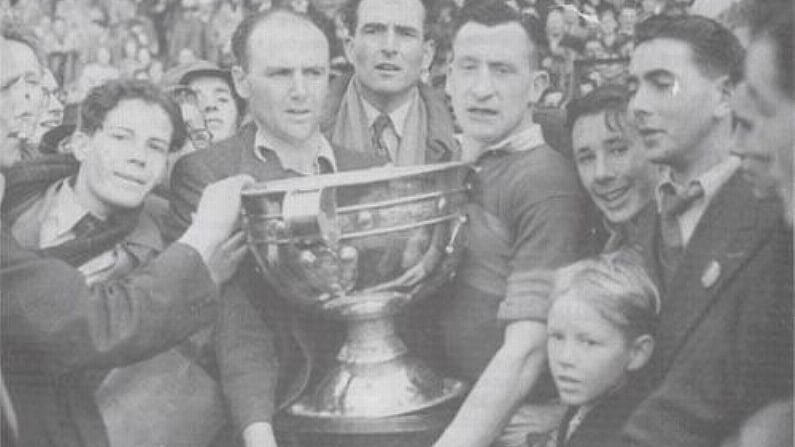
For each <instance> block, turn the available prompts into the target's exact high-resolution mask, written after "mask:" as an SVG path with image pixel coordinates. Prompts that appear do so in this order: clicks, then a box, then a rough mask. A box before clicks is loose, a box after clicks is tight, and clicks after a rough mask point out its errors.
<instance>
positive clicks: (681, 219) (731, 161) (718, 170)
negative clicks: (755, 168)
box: [655, 155, 741, 246]
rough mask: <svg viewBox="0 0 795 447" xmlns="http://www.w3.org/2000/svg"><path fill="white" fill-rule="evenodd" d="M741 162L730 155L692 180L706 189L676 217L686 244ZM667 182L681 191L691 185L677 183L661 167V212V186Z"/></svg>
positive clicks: (658, 190)
mask: <svg viewBox="0 0 795 447" xmlns="http://www.w3.org/2000/svg"><path fill="white" fill-rule="evenodd" d="M740 163H741V162H740V159H739V158H737V157H735V156H733V155H732V156H729V157H728V158H727V159H726V160H725V161H723V162H721V163H718V164H717V165H715V166H713V167H712V168H711V169H710V170H708V171H707V172H704V173H703V174H701V175H699V176H698V177H696V178H695V179H693V180H692V181H691V183H696V182H697V183H700V184H701V188H703V190H704V196H703V197H701V198H700V199H697V200H696V201H695V202H693V204H692V205H690V207H689V208H688V209H686V210H685V211H684V212H683V213H682V214H680V215H679V216H678V217H677V219H676V220H677V222H678V223H679V229H680V231H681V233H682V241H683V242H684V244H685V246H687V244H688V243H689V242H690V238H691V237H692V236H693V233H695V231H696V227H698V223H699V221H701V217H702V216H703V215H704V212H706V210H707V207H708V206H709V204H710V202H711V201H712V199H713V198H714V197H715V195H716V194H717V193H718V191H719V190H720V189H721V188H722V187H723V185H724V184H726V182H727V181H729V179H730V178H731V176H732V175H734V173H735V172H736V171H737V169H738V168H739V167H740ZM666 183H672V184H673V185H674V188H676V189H677V191H680V190H681V188H685V187H687V186H689V185H679V184H677V183H676V182H675V181H674V179H673V176H672V172H671V170H670V169H668V168H665V167H663V168H661V179H660V183H659V184H658V185H657V188H656V189H655V196H656V200H657V210H658V211H660V212H661V211H662V208H661V204H662V192H661V187H662V185H664V184H666Z"/></svg>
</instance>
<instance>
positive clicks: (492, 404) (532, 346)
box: [435, 321, 546, 447]
mask: <svg viewBox="0 0 795 447" xmlns="http://www.w3.org/2000/svg"><path fill="white" fill-rule="evenodd" d="M545 361H546V327H545V325H544V324H543V323H541V322H536V321H517V322H513V323H510V324H509V325H508V327H506V331H505V342H504V343H503V346H502V347H501V348H500V349H499V350H498V351H497V353H496V354H495V355H494V358H492V360H491V362H489V365H488V366H487V367H486V369H485V370H484V371H483V374H482V375H481V376H480V378H479V379H478V381H477V382H476V383H475V385H474V387H473V388H472V391H471V392H470V393H469V396H467V398H466V400H465V401H464V404H463V405H462V406H461V409H460V410H459V411H458V414H456V416H455V418H454V419H453V422H452V423H451V424H450V425H449V426H448V427H447V429H446V430H445V431H444V433H443V434H442V436H441V437H440V438H439V440H438V441H437V442H436V444H435V447H486V446H488V445H490V444H491V443H492V442H493V441H494V439H495V438H496V437H497V436H498V435H499V434H500V432H501V431H502V428H503V427H504V426H505V424H506V423H507V422H508V420H509V419H510V417H511V415H512V414H513V412H514V410H515V409H516V408H517V407H518V406H519V404H520V403H521V402H522V400H523V399H524V398H525V396H526V395H527V393H528V392H529V391H530V389H531V388H532V387H533V385H534V384H535V382H536V379H537V378H538V376H539V375H540V373H541V370H542V368H543V365H544V363H545Z"/></svg>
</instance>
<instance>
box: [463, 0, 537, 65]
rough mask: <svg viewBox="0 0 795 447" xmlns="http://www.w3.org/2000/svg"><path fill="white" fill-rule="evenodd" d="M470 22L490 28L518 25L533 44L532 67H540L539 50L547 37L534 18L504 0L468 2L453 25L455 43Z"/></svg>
mask: <svg viewBox="0 0 795 447" xmlns="http://www.w3.org/2000/svg"><path fill="white" fill-rule="evenodd" d="M470 22H471V23H478V24H481V25H485V26H488V27H493V26H498V25H503V24H506V23H512V22H516V23H518V24H519V26H521V27H522V29H523V30H524V32H525V34H527V38H528V39H529V40H530V43H531V45H530V48H531V50H530V51H531V52H532V53H531V54H530V67H531V68H532V69H536V68H537V67H538V66H539V62H540V61H539V59H540V57H539V50H540V49H541V48H543V47H544V46H545V45H546V35H545V34H544V26H543V25H542V24H541V22H540V21H539V20H538V19H536V18H535V17H534V16H530V15H525V14H522V13H520V12H519V11H517V10H515V9H513V8H512V7H510V6H508V5H507V4H506V3H505V1H504V0H468V1H467V2H466V4H465V5H464V7H463V8H462V9H461V11H459V13H458V16H457V18H456V20H455V22H454V24H453V41H455V38H456V36H457V35H458V32H459V31H460V30H461V28H462V27H463V26H464V25H466V24H467V23H470Z"/></svg>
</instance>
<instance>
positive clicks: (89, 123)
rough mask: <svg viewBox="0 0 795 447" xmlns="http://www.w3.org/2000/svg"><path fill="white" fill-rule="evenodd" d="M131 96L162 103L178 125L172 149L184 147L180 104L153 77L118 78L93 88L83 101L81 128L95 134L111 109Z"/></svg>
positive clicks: (157, 103) (183, 125) (183, 123)
mask: <svg viewBox="0 0 795 447" xmlns="http://www.w3.org/2000/svg"><path fill="white" fill-rule="evenodd" d="M130 99H139V100H141V101H144V102H146V103H149V104H154V105H157V106H160V108H162V109H163V111H165V112H166V114H167V115H168V117H169V119H170V120H171V127H173V128H174V131H173V132H172V133H171V141H170V144H169V149H170V150H171V151H175V150H179V149H180V148H181V147H182V145H183V144H184V143H185V138H186V134H185V122H184V121H183V120H182V113H181V112H180V108H179V106H178V105H177V103H175V102H174V100H173V99H171V98H170V97H169V96H168V95H167V94H166V93H164V92H163V91H162V90H160V89H159V88H157V87H155V85H154V84H152V83H151V82H149V81H141V80H135V79H118V80H112V81H108V82H106V83H105V84H102V85H100V86H98V87H94V88H92V89H91V90H90V91H89V92H88V94H87V95H86V98H85V99H84V100H83V102H82V103H81V104H80V118H79V120H78V128H79V129H80V131H81V132H84V133H86V134H88V135H93V134H94V133H95V132H96V131H97V130H99V129H100V127H102V125H103V124H104V122H105V118H106V117H107V116H108V113H110V111H112V110H114V109H115V108H116V107H117V106H118V105H119V103H120V102H122V101H124V100H130Z"/></svg>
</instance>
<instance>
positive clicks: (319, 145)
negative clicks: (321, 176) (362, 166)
mask: <svg viewBox="0 0 795 447" xmlns="http://www.w3.org/2000/svg"><path fill="white" fill-rule="evenodd" d="M311 144H312V145H313V149H314V150H315V154H316V156H315V163H313V165H314V166H312V167H311V168H309V167H305V166H301V165H300V161H299V160H298V158H297V157H292V156H290V155H289V154H288V155H286V156H285V154H287V151H291V150H293V148H291V147H288V146H287V145H285V144H284V143H277V142H276V141H275V140H273V139H272V138H269V137H268V136H267V135H265V133H264V132H262V131H261V130H260V129H259V126H258V127H257V133H256V136H255V137H254V156H255V157H257V159H258V160H260V161H262V162H263V163H267V162H268V159H267V158H265V156H264V155H263V154H262V151H261V150H260V148H262V147H264V148H267V149H268V150H270V151H273V152H274V153H275V154H276V156H277V157H279V161H280V162H281V164H282V167H283V168H284V169H289V170H291V171H295V172H297V173H299V174H304V175H313V174H317V173H318V172H319V169H318V167H317V160H319V159H321V158H322V159H325V160H326V161H327V162H328V163H329V164H330V165H331V167H332V169H333V170H334V171H337V161H336V158H335V157H334V150H333V149H332V147H331V144H330V143H329V142H328V140H326V138H325V137H324V136H323V135H322V134H321V133H320V132H318V133H317V134H316V135H315V136H314V137H312V142H311Z"/></svg>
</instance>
